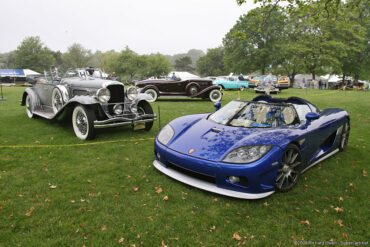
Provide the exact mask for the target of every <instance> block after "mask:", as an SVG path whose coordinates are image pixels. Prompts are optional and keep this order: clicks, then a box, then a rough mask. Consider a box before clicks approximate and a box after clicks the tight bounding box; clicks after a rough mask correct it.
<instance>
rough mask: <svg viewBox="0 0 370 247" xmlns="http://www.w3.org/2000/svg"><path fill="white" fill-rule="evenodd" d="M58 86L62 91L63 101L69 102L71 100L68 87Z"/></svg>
mask: <svg viewBox="0 0 370 247" xmlns="http://www.w3.org/2000/svg"><path fill="white" fill-rule="evenodd" d="M56 88H58V89H59V90H60V92H61V93H62V98H63V102H64V103H67V102H68V100H69V93H68V90H67V88H66V87H65V86H64V85H57V86H56Z"/></svg>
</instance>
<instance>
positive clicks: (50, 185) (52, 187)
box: [49, 184, 58, 189]
mask: <svg viewBox="0 0 370 247" xmlns="http://www.w3.org/2000/svg"><path fill="white" fill-rule="evenodd" d="M57 187H58V186H56V185H54V184H49V188H50V189H56V188H57Z"/></svg>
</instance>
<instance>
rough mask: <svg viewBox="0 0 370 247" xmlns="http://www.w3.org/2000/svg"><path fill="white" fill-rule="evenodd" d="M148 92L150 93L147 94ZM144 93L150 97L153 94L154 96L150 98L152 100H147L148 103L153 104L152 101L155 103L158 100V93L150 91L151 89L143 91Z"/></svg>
mask: <svg viewBox="0 0 370 247" xmlns="http://www.w3.org/2000/svg"><path fill="white" fill-rule="evenodd" d="M148 92H150V93H148ZM144 93H146V94H149V95H150V96H152V94H153V95H155V97H153V96H152V98H153V99H150V100H147V101H148V102H154V101H156V100H157V98H158V93H157V91H155V90H154V89H152V88H149V89H147V90H145V91H144Z"/></svg>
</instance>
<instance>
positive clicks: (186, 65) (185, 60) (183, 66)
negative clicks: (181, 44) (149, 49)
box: [174, 56, 194, 72]
mask: <svg viewBox="0 0 370 247" xmlns="http://www.w3.org/2000/svg"><path fill="white" fill-rule="evenodd" d="M174 67H175V69H176V70H178V71H188V72H193V71H194V68H193V67H192V61H191V58H190V57H189V56H185V57H181V58H179V59H176V60H175V66H174Z"/></svg>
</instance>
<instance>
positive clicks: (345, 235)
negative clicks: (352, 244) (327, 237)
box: [342, 232, 349, 240]
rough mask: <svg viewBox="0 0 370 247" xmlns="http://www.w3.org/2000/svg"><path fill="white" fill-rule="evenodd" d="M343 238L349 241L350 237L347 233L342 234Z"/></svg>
mask: <svg viewBox="0 0 370 247" xmlns="http://www.w3.org/2000/svg"><path fill="white" fill-rule="evenodd" d="M342 237H343V238H344V239H345V240H348V239H349V237H348V233H346V232H342Z"/></svg>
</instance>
